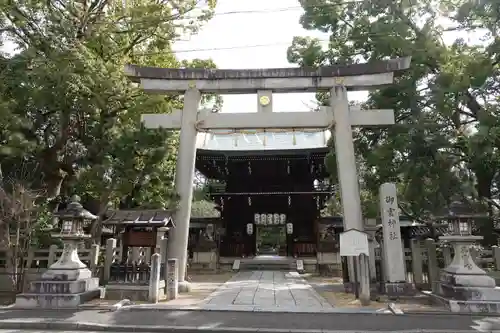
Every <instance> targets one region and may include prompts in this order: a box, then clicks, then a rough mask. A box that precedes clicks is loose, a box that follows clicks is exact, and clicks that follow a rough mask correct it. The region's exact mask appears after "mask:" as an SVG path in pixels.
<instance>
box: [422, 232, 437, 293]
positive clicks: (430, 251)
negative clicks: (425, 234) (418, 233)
mask: <svg viewBox="0 0 500 333" xmlns="http://www.w3.org/2000/svg"><path fill="white" fill-rule="evenodd" d="M425 245H426V247H427V260H428V262H427V266H428V267H429V283H430V284H431V289H432V292H433V293H436V292H437V291H438V285H437V284H438V282H439V265H438V261H437V251H436V242H435V241H434V239H432V238H428V239H426V240H425Z"/></svg>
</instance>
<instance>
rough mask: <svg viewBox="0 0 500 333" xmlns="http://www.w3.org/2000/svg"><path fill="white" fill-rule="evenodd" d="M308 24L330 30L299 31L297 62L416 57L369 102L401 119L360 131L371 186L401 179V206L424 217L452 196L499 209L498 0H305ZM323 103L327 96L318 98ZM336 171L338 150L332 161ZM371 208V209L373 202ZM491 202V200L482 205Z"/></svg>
mask: <svg viewBox="0 0 500 333" xmlns="http://www.w3.org/2000/svg"><path fill="white" fill-rule="evenodd" d="M301 4H302V6H303V8H304V10H305V12H304V14H303V15H302V17H301V24H302V25H303V27H304V28H306V29H310V30H319V31H322V32H324V33H327V34H329V36H330V39H329V40H330V42H329V44H328V47H322V44H321V43H320V41H319V40H316V39H313V38H304V37H295V38H294V40H293V44H292V46H291V47H290V48H289V50H288V59H289V60H290V61H291V62H293V63H297V64H299V65H308V66H319V65H329V64H335V63H343V64H351V63H357V62H370V61H373V60H378V59H387V58H393V57H403V56H412V65H411V69H410V70H408V71H406V72H404V73H402V74H400V75H397V76H396V77H395V80H394V85H391V86H389V87H384V88H381V89H379V90H377V91H374V92H371V93H370V95H369V99H368V101H367V102H366V105H364V106H365V107H368V108H379V109H394V110H395V114H396V120H397V125H396V126H391V127H389V128H383V129H366V128H365V129H361V130H359V131H356V133H355V143H356V149H357V152H358V157H359V158H360V162H361V164H360V165H361V166H362V167H361V170H360V174H361V178H362V187H363V191H366V192H367V196H368V197H371V200H372V201H373V200H375V201H376V195H377V191H378V186H379V185H380V184H381V183H383V182H386V181H395V182H397V183H398V186H399V188H398V190H399V195H400V201H401V208H402V209H403V210H404V211H405V213H406V214H407V215H410V216H414V217H416V218H424V217H426V216H428V215H431V214H439V212H440V210H442V208H443V207H445V206H446V205H447V204H449V203H450V202H451V201H453V200H462V201H466V202H468V203H470V204H472V205H481V204H483V205H484V204H486V205H487V206H488V207H489V209H488V210H489V213H490V214H491V215H492V216H493V215H495V214H496V211H497V208H498V202H499V201H498V200H499V199H500V198H499V193H498V182H499V170H500V159H499V157H500V156H499V153H498V149H499V147H500V145H499V144H500V141H499V139H500V136H499V134H500V132H499V130H500V123H499V121H500V117H499V112H498V102H499V96H500V94H499V83H500V80H499V76H498V73H499V61H500V39H499V31H500V23H499V22H500V16H499V15H500V2H498V1H493V0H481V1H474V0H449V1H446V0H422V1H412V0H403V1H390V0H380V1H368V0H360V1H341V0H302V1H301ZM318 99H319V101H320V102H321V103H324V102H325V101H326V99H325V96H324V95H320V96H318ZM326 164H327V166H329V168H330V170H331V171H332V174H335V172H336V164H335V162H334V151H333V150H332V153H331V154H330V155H329V157H328V158H327V161H326ZM365 209H367V208H366V207H365ZM483 209H484V208H483Z"/></svg>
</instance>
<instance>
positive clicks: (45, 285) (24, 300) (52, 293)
mask: <svg viewBox="0 0 500 333" xmlns="http://www.w3.org/2000/svg"><path fill="white" fill-rule="evenodd" d="M77 251H78V242H77V241H69V242H68V243H66V244H65V245H64V250H63V253H62V255H61V258H59V260H58V261H57V262H55V263H54V264H52V266H50V268H49V269H48V270H47V271H46V272H45V273H44V274H43V275H42V279H41V280H38V281H33V282H31V283H30V285H29V289H28V292H27V293H23V294H20V295H18V296H17V298H16V305H15V306H16V307H20V308H73V307H77V306H78V305H80V304H83V303H85V302H88V301H90V300H92V299H94V298H98V297H99V296H100V289H99V279H98V278H93V277H92V273H91V272H90V270H89V269H88V268H87V267H86V266H85V264H84V263H82V262H81V261H80V259H79V258H78V252H77Z"/></svg>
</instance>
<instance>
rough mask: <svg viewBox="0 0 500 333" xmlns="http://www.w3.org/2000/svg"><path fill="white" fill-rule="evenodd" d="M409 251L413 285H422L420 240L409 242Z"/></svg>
mask: <svg viewBox="0 0 500 333" xmlns="http://www.w3.org/2000/svg"><path fill="white" fill-rule="evenodd" d="M410 249H411V270H412V271H413V283H415V285H416V286H418V285H422V283H423V282H424V280H423V271H422V248H421V247H420V240H418V239H411V240H410Z"/></svg>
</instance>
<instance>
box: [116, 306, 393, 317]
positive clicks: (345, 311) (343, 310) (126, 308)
mask: <svg viewBox="0 0 500 333" xmlns="http://www.w3.org/2000/svg"><path fill="white" fill-rule="evenodd" d="M380 310H385V308H383V309H373V310H372V309H370V310H367V309H360V311H356V309H354V310H353V309H351V308H332V309H328V310H317V309H311V310H304V309H301V310H291V309H287V308H282V309H280V308H269V309H267V308H264V309H262V308H261V309H259V308H256V309H249V308H237V307H228V308H223V307H213V308H210V307H203V308H200V307H174V306H172V307H167V306H164V307H162V306H154V305H131V306H124V307H122V308H121V309H120V310H119V311H131V312H133V311H136V312H140V311H199V312H247V313H248V312H252V313H276V314H280V313H297V314H316V315H318V314H325V315H326V314H364V315H375V314H376V315H392V313H388V312H381V311H380Z"/></svg>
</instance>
